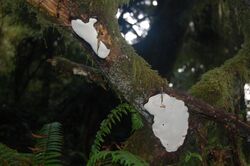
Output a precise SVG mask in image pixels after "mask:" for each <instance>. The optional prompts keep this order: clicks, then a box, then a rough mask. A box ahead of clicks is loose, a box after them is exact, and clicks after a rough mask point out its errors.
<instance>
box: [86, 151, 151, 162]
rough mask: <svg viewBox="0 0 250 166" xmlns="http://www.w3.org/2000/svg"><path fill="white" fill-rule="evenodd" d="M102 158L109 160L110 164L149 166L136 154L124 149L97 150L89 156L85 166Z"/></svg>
mask: <svg viewBox="0 0 250 166" xmlns="http://www.w3.org/2000/svg"><path fill="white" fill-rule="evenodd" d="M103 160H108V161H110V164H122V165H124V166H135V165H136V166H149V164H148V163H147V162H145V161H144V160H142V159H141V158H139V157H138V156H136V155H133V154H132V153H130V152H128V151H124V150H118V151H100V152H97V153H95V154H94V155H93V156H92V157H91V158H90V160H89V161H88V164H87V166H94V165H95V164H96V163H97V162H98V161H103Z"/></svg>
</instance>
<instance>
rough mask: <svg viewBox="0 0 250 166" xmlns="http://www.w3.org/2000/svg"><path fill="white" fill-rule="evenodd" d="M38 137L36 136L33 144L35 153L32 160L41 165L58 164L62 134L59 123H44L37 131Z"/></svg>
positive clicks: (59, 163)
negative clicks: (35, 141) (34, 144)
mask: <svg viewBox="0 0 250 166" xmlns="http://www.w3.org/2000/svg"><path fill="white" fill-rule="evenodd" d="M38 135H40V136H41V137H40V138H37V143H36V146H35V149H36V153H35V157H34V160H35V161H36V163H37V165H39V166H40V165H41V166H49V165H53V166H60V165H62V164H61V161H60V159H59V157H60V156H61V150H62V143H63V136H62V133H61V124H60V123H57V122H54V123H50V124H46V125H44V126H43V128H42V129H41V130H40V131H39V132H38Z"/></svg>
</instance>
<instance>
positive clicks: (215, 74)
mask: <svg viewBox="0 0 250 166" xmlns="http://www.w3.org/2000/svg"><path fill="white" fill-rule="evenodd" d="M249 81H250V55H249V51H247V50H245V49H243V50H241V51H240V52H239V54H238V55H237V56H235V57H234V58H232V59H230V60H228V61H226V62H225V64H224V65H223V66H221V67H219V68H215V69H213V70H211V71H209V72H207V73H206V74H204V75H203V76H202V78H201V80H200V81H199V82H198V83H196V84H195V85H194V86H193V87H192V88H191V90H190V92H191V94H192V95H194V96H196V97H198V98H201V99H203V100H205V101H207V102H208V103H210V104H212V105H214V106H217V107H221V108H225V109H226V110H228V111H233V110H234V105H235V104H236V103H235V102H238V101H235V100H234V99H235V97H237V96H238V95H240V94H239V90H240V88H241V89H242V87H243V84H244V83H245V82H249Z"/></svg>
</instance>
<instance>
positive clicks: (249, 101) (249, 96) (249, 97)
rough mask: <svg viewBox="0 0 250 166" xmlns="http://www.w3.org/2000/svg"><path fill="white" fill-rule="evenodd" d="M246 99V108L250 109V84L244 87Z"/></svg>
mask: <svg viewBox="0 0 250 166" xmlns="http://www.w3.org/2000/svg"><path fill="white" fill-rule="evenodd" d="M244 98H245V104H246V106H247V107H248V108H250V84H245V85H244Z"/></svg>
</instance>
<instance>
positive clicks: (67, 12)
mask: <svg viewBox="0 0 250 166" xmlns="http://www.w3.org/2000/svg"><path fill="white" fill-rule="evenodd" d="M27 1H28V2H29V3H30V4H32V6H33V7H35V8H37V9H41V10H42V11H43V12H44V13H47V15H49V16H50V17H51V20H52V19H54V20H52V21H56V22H57V23H58V24H61V25H62V26H63V27H64V28H65V29H66V30H68V31H69V32H71V33H73V31H72V28H71V27H70V26H69V25H70V21H71V19H72V18H80V19H81V20H83V21H84V22H88V19H89V18H91V17H97V20H98V22H97V23H96V24H95V27H96V29H97V30H98V31H99V34H100V35H98V36H99V37H100V39H101V41H102V42H103V43H105V45H107V46H108V48H109V49H110V50H111V52H110V54H109V56H108V57H107V58H106V59H105V60H102V59H99V58H98V57H97V56H96V55H95V54H94V53H93V52H92V51H90V53H91V54H92V55H93V56H92V58H93V59H94V60H95V62H96V63H97V64H98V66H99V69H100V70H101V72H102V74H103V75H104V77H105V78H106V79H107V80H108V86H110V87H111V88H112V89H113V90H114V91H115V92H116V93H117V95H118V96H121V97H123V98H124V99H125V100H126V101H128V102H129V103H130V104H132V105H133V106H135V107H136V108H137V110H138V111H139V112H140V113H141V114H142V115H143V118H144V128H143V129H141V130H140V131H138V132H136V133H135V134H134V135H133V136H132V137H131V138H130V139H129V140H128V142H127V144H126V149H127V150H129V151H131V152H134V153H136V154H137V155H139V156H141V157H142V158H143V159H145V160H146V161H148V162H149V163H150V164H151V165H155V164H156V165H165V164H167V163H173V162H174V161H176V160H177V159H178V154H179V153H180V151H181V148H180V149H179V150H178V151H177V152H175V153H168V152H167V151H166V150H165V149H164V147H163V146H162V145H161V143H160V140H159V139H158V138H157V137H156V136H155V135H154V134H153V132H152V116H150V115H149V114H148V113H147V112H146V111H145V109H144V107H143V105H144V103H146V102H147V100H148V98H149V97H150V96H152V95H153V94H156V93H159V92H160V91H161V89H162V88H163V89H164V92H165V93H167V94H168V95H170V96H173V97H175V98H177V99H179V100H182V101H184V103H185V105H186V106H188V108H189V113H191V114H198V115H201V116H205V117H207V118H209V119H211V120H214V121H216V122H219V123H222V124H225V125H227V124H228V125H229V124H232V123H233V124H234V125H235V126H236V127H237V128H240V129H241V130H242V131H245V133H250V125H249V124H247V123H245V122H243V121H242V120H240V119H238V118H237V117H236V116H235V115H234V114H233V113H228V112H227V111H225V110H224V109H223V107H222V106H221V105H217V106H219V107H220V108H215V107H214V106H212V105H210V104H208V103H206V102H204V101H202V100H200V99H197V98H194V97H192V96H191V95H188V94H186V93H182V92H178V91H175V90H173V89H171V88H169V87H168V84H167V81H166V80H165V79H164V78H162V77H160V76H159V75H158V73H157V72H156V71H154V70H152V69H151V68H150V66H149V65H148V64H147V63H146V62H145V61H144V60H143V59H142V58H141V57H139V56H138V55H137V54H136V53H135V51H134V50H133V48H132V47H131V46H129V45H128V44H127V43H126V42H125V40H124V39H123V38H122V37H121V35H120V32H119V28H118V24H117V20H116V19H115V16H114V15H115V12H116V10H117V7H118V5H120V4H119V3H117V2H113V1H112V2H109V1H104V0H94V1H93V0H85V1H84V2H79V1H68V0H61V1H60V0H59V1H58V0H42V1H41V0H27ZM78 39H79V38H78ZM79 42H81V43H82V46H83V47H84V48H87V49H89V46H88V45H87V44H86V43H85V42H83V41H82V40H81V39H79ZM241 57H243V59H244V62H245V61H246V63H245V64H244V63H243V64H242V65H245V66H246V68H248V69H249V62H250V58H249V56H248V57H247V56H245V55H244V56H241ZM241 59H242V58H241ZM198 86H199V84H197V86H196V87H198ZM197 89H198V90H200V89H199V88H196V89H195V88H194V89H193V91H192V93H193V94H195V95H196V96H199V95H197V94H196V92H197V91H198V90H197ZM205 90H206V89H205ZM199 92H200V91H199ZM201 93H202V94H204V93H206V92H201ZM213 95H214V94H213ZM205 100H206V98H205ZM207 101H208V100H207ZM211 104H214V103H213V102H211ZM142 143H143V144H142ZM155 161H157V162H155Z"/></svg>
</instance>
